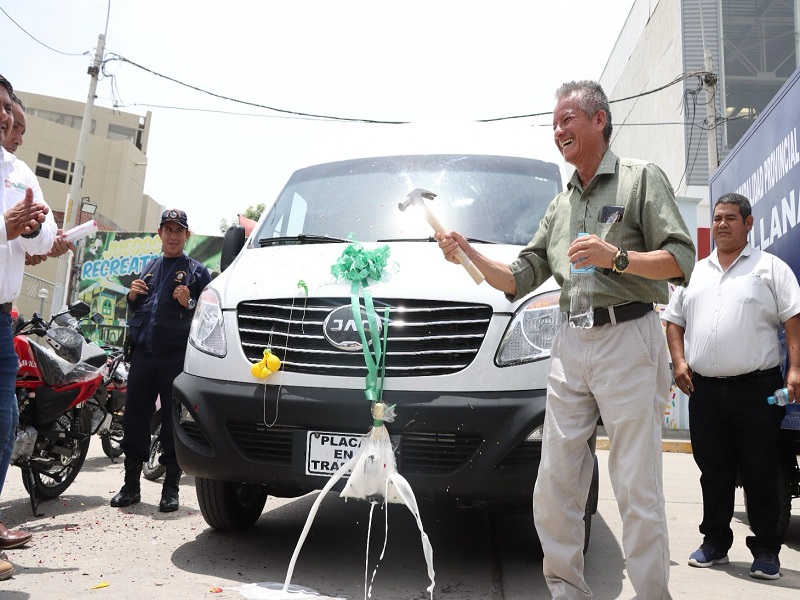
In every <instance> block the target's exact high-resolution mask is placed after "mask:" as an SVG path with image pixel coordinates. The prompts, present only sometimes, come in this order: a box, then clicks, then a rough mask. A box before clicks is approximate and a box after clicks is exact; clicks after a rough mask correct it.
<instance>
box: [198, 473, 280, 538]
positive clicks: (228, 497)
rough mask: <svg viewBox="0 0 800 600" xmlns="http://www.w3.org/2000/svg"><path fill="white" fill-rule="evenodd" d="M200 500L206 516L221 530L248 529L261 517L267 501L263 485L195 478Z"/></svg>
mask: <svg viewBox="0 0 800 600" xmlns="http://www.w3.org/2000/svg"><path fill="white" fill-rule="evenodd" d="M195 490H196V491H197V502H198V504H199V505H200V512H201V513H202V514H203V518H204V519H205V520H206V523H208V524H209V525H210V526H211V527H213V528H214V529H219V530H220V531H232V530H236V529H245V528H247V527H250V526H251V525H253V524H254V523H255V522H256V521H258V518H259V517H260V516H261V513H262V511H263V510H264V505H265V504H266V503H267V495H268V494H267V491H266V489H265V488H264V487H263V486H260V485H255V484H247V483H234V482H232V481H217V480H215V479H204V478H202V477H196V478H195Z"/></svg>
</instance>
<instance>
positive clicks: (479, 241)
mask: <svg viewBox="0 0 800 600" xmlns="http://www.w3.org/2000/svg"><path fill="white" fill-rule="evenodd" d="M375 241H376V242H435V241H436V238H435V237H433V236H432V235H431V236H428V237H426V238H386V239H382V240H375ZM467 241H468V242H469V243H471V244H472V243H475V244H496V243H497V242H490V241H489V240H482V239H480V238H473V237H468V238H467Z"/></svg>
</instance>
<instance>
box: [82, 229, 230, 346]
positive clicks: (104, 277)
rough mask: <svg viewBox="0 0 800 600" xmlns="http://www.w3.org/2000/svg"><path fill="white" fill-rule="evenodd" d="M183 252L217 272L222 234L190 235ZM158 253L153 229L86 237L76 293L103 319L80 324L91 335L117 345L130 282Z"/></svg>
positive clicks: (121, 335)
mask: <svg viewBox="0 0 800 600" xmlns="http://www.w3.org/2000/svg"><path fill="white" fill-rule="evenodd" d="M185 252H186V254H188V255H189V256H191V257H192V258H194V259H195V260H199V261H200V262H202V263H203V264H205V265H206V266H207V267H208V269H209V270H210V271H211V274H212V277H213V276H214V275H215V274H217V273H219V262H220V255H221V252H222V237H218V236H206V235H192V236H191V237H190V238H189V240H188V241H187V242H186V249H185ZM160 253H161V238H159V237H158V235H157V234H155V233H137V232H117V231H99V232H97V233H96V234H95V235H93V236H90V237H89V238H87V239H86V244H85V246H84V250H83V260H82V262H81V264H80V265H78V267H79V269H80V271H79V272H80V282H79V286H78V289H79V292H78V296H79V298H80V299H81V300H83V301H84V302H86V303H87V304H89V306H90V307H91V314H94V313H100V314H101V315H102V316H103V319H104V320H103V322H102V323H100V324H97V325H94V324H89V325H85V326H84V333H85V334H86V335H88V336H89V337H90V338H91V339H93V340H97V341H102V342H104V343H107V344H111V345H113V346H121V345H122V342H123V340H124V337H125V332H126V329H127V318H128V306H127V302H126V300H125V298H126V296H127V294H128V290H129V289H130V286H131V283H132V282H133V281H134V280H135V279H138V278H139V276H140V275H141V273H142V270H143V269H144V267H145V266H146V265H147V263H148V262H150V261H151V260H152V259H154V258H156V257H157V256H158V255H159V254H160Z"/></svg>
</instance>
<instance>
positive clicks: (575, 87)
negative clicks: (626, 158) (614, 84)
mask: <svg viewBox="0 0 800 600" xmlns="http://www.w3.org/2000/svg"><path fill="white" fill-rule="evenodd" d="M573 94H574V95H575V101H576V102H577V103H578V106H580V107H581V110H582V111H583V112H584V113H586V115H587V116H588V117H590V118H591V117H593V116H595V115H596V114H597V111H600V110H602V111H603V112H604V113H606V127H605V129H603V137H604V138H605V140H606V142H610V141H611V132H612V131H613V129H614V126H613V125H612V124H611V107H610V106H609V104H608V96H606V93H605V92H604V91H603V88H602V86H601V85H600V84H599V83H597V82H596V81H591V80H589V79H582V80H580V81H570V82H567V83H562V84H561V86H560V87H559V88H558V89H557V90H556V102H558V101H560V100H562V99H563V98H566V97H567V96H570V95H573Z"/></svg>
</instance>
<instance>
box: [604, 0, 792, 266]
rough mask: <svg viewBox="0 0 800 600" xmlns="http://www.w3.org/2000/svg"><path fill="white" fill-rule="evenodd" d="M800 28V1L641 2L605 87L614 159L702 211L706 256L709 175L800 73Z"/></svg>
mask: <svg viewBox="0 0 800 600" xmlns="http://www.w3.org/2000/svg"><path fill="white" fill-rule="evenodd" d="M798 23H800V0H636V1H635V2H634V4H633V7H632V9H631V12H630V14H629V15H628V19H627V21H626V23H625V25H624V27H623V29H622V31H621V33H620V35H619V38H618V40H617V43H616V46H615V47H614V50H613V51H612V54H611V56H610V57H609V59H608V62H607V64H606V67H605V69H604V71H603V74H602V76H601V78H600V82H601V83H602V84H603V87H604V89H605V90H606V92H607V93H608V95H609V99H610V100H611V102H612V105H611V111H612V114H613V121H614V137H613V139H612V147H613V148H614V149H615V151H616V152H617V153H618V154H620V155H625V156H631V157H636V158H642V159H648V160H652V161H653V162H655V163H657V164H658V165H660V166H661V167H662V168H663V169H664V170H665V172H666V173H667V175H668V177H669V179H670V181H671V182H672V185H673V186H674V187H675V191H676V193H677V195H678V196H683V197H688V198H694V199H696V200H697V201H698V214H697V220H698V225H699V227H700V236H699V239H698V242H699V249H700V251H701V256H702V255H703V253H704V250H705V252H706V253H707V249H708V247H709V246H708V233H707V228H708V226H709V223H710V208H709V198H708V181H709V176H710V173H711V172H713V170H714V169H716V167H717V166H718V165H719V163H720V162H721V161H722V160H723V159H724V158H725V156H727V154H728V152H729V151H730V149H731V148H733V146H734V145H735V144H736V142H738V141H739V139H741V137H742V135H743V134H744V132H745V131H747V129H748V128H749V126H750V125H751V124H752V123H753V122H754V121H755V119H756V117H757V116H758V114H759V113H760V112H761V111H762V110H763V109H764V108H765V107H766V106H767V104H768V103H769V101H770V100H771V99H772V97H773V96H774V95H775V93H776V92H777V91H778V90H779V89H780V87H781V86H782V85H783V84H784V83H785V82H786V80H787V79H788V78H789V77H790V76H791V74H792V73H793V72H794V70H795V69H796V68H797V67H798V56H800V52H798V44H800V40H799V38H798V32H800V25H798ZM707 59H709V60H710V64H711V69H710V71H711V73H712V74H713V76H712V77H710V78H709V77H708V76H707V69H706V65H707V62H706V61H707ZM710 82H713V84H714V85H713V88H708V89H707V87H708V86H707V84H708V83H710ZM653 90H658V91H653ZM709 90H710V91H709ZM714 156H716V164H711V165H710V163H711V162H713V161H714V160H715V158H714ZM709 165H710V166H711V169H709Z"/></svg>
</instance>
